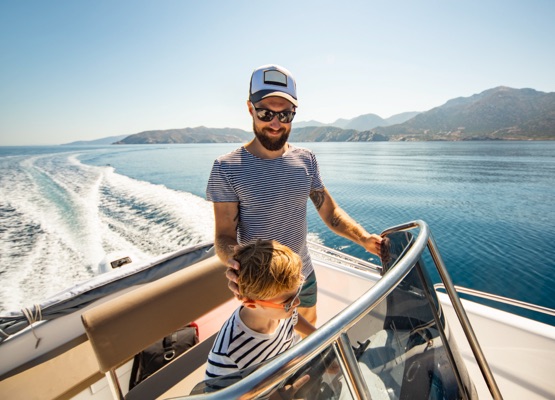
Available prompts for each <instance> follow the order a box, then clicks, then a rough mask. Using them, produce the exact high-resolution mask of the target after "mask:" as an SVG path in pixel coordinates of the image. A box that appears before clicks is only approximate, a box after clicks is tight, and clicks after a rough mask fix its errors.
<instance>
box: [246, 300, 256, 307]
mask: <svg viewBox="0 0 555 400" xmlns="http://www.w3.org/2000/svg"><path fill="white" fill-rule="evenodd" d="M243 305H244V306H245V307H248V308H256V303H255V302H254V301H252V300H248V299H246V300H243Z"/></svg>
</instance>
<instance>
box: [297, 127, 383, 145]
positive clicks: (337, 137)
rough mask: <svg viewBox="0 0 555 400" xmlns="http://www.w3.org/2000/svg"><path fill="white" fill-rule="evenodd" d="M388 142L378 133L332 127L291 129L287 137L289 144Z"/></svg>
mask: <svg viewBox="0 0 555 400" xmlns="http://www.w3.org/2000/svg"><path fill="white" fill-rule="evenodd" d="M387 140H389V139H388V138H387V137H386V136H383V135H380V134H378V133H374V132H370V131H364V132H359V131H357V130H355V129H341V128H337V127H334V126H319V127H314V126H308V127H305V128H293V129H292V130H291V135H290V136H289V141H290V142H378V141H380V142H381V141H387Z"/></svg>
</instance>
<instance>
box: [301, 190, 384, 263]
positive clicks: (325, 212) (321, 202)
mask: <svg viewBox="0 0 555 400" xmlns="http://www.w3.org/2000/svg"><path fill="white" fill-rule="evenodd" d="M310 199H311V200H312V202H313V203H314V206H315V207H316V210H318V214H319V215H320V218H322V220H323V221H324V222H325V224H326V225H327V226H328V228H330V229H331V230H332V231H333V232H335V233H336V234H338V235H340V236H343V237H344V238H347V239H349V240H351V241H353V242H354V243H357V244H359V245H360V246H362V247H364V248H365V249H366V251H369V252H370V253H373V254H376V255H380V247H381V242H382V237H381V236H379V235H376V234H370V233H368V232H367V231H366V230H365V229H364V228H363V227H362V226H360V225H359V224H358V223H357V222H356V221H355V220H354V219H352V218H351V217H350V216H349V215H348V214H347V213H346V212H345V211H343V210H342V209H341V208H340V207H339V206H338V205H337V203H336V202H335V200H334V199H333V198H332V197H331V195H330V194H329V192H328V190H327V189H322V190H314V191H312V192H311V193H310Z"/></svg>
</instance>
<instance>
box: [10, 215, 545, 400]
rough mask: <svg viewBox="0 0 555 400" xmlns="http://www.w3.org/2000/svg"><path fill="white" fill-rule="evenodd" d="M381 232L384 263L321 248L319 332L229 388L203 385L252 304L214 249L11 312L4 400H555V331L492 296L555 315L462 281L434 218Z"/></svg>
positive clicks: (315, 249)
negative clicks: (191, 336)
mask: <svg viewBox="0 0 555 400" xmlns="http://www.w3.org/2000/svg"><path fill="white" fill-rule="evenodd" d="M382 235H383V236H384V237H385V238H386V241H385V243H386V246H384V247H385V249H386V250H387V251H384V252H383V254H382V255H381V264H380V265H378V264H374V263H370V262H367V261H365V260H361V259H358V258H355V257H352V256H350V255H348V254H345V253H343V252H340V251H337V250H334V249H331V248H329V247H326V246H323V245H321V244H316V243H310V246H309V248H310V252H311V256H312V258H313V262H314V268H315V270H316V274H317V276H318V285H319V287H318V324H317V327H318V329H317V330H316V331H315V332H314V333H313V334H311V335H310V336H308V337H306V338H304V339H303V340H302V341H301V342H299V343H298V344H297V345H295V346H293V347H292V348H291V349H289V350H288V351H286V352H284V353H282V354H280V355H279V356H277V357H275V358H273V359H271V360H268V361H267V362H265V363H262V364H259V365H257V366H254V367H252V368H249V369H246V370H243V371H240V372H239V373H237V374H234V375H231V376H226V377H225V379H224V378H221V379H220V380H217V381H216V382H212V381H203V379H204V369H205V362H206V358H207V354H208V352H209V350H210V348H211V345H212V343H213V341H214V338H215V335H216V334H217V332H218V331H219V328H220V327H221V325H222V323H223V321H224V320H225V319H227V318H228V316H229V315H230V314H231V313H232V311H233V310H234V309H235V308H236V307H237V306H238V304H239V302H238V301H237V300H236V299H234V298H233V296H232V294H231V292H230V291H229V290H228V288H227V280H226V278H225V274H224V270H225V269H224V267H223V265H222V263H221V262H220V261H219V259H218V258H217V256H216V255H215V252H214V249H213V246H212V243H201V244H197V245H194V246H191V247H189V248H186V249H182V250H179V251H176V252H174V253H170V254H167V255H164V256H162V257H158V258H156V259H154V260H150V261H148V262H140V263H138V264H134V263H133V262H131V263H130V262H129V261H131V260H129V259H126V260H124V261H122V262H115V263H113V264H112V265H114V266H115V267H116V268H114V269H113V270H111V271H108V272H106V273H104V274H101V275H98V276H96V277H95V278H93V279H91V280H90V281H87V282H85V283H83V284H79V285H75V286H74V287H71V288H69V289H67V290H66V291H64V292H62V293H59V294H58V295H55V296H53V297H51V298H50V299H48V300H46V301H45V302H43V303H41V304H40V305H35V306H32V307H29V308H27V309H24V310H22V311H14V312H10V313H7V314H4V315H1V316H0V340H1V343H0V397H1V398H3V399H79V400H80V399H113V398H116V399H123V398H125V399H169V398H179V399H181V398H184V399H201V398H202V399H252V398H275V396H276V395H279V396H282V395H283V394H284V391H286V390H287V389H288V388H290V385H292V384H293V383H295V382H297V381H298V380H299V379H300V378H302V377H303V376H306V375H308V376H310V379H309V381H308V383H305V385H303V386H302V387H301V388H300V389H299V391H298V392H297V394H296V397H295V398H309V399H352V398H354V399H388V400H389V399H478V398H479V399H489V398H493V399H502V398H504V399H527V400H529V399H549V398H555V380H554V379H553V377H554V376H555V326H552V325H549V324H546V323H542V322H539V321H537V320H532V319H530V318H527V317H524V316H522V315H519V313H518V312H516V311H515V312H511V311H507V310H502V309H501V308H500V307H493V306H492V305H491V304H484V302H483V301H481V299H484V298H485V299H487V300H488V301H489V302H490V303H491V302H498V303H503V304H510V305H511V307H514V308H515V309H526V310H533V312H538V313H541V314H546V315H551V316H553V315H555V310H552V309H547V308H544V307H539V306H534V305H531V304H527V303H523V302H520V301H517V300H513V299H508V298H501V297H499V296H494V295H492V294H488V293H484V292H478V291H474V290H469V289H465V288H461V287H458V286H455V285H454V284H453V282H452V281H451V278H450V276H449V273H448V270H447V267H446V266H445V264H444V262H443V259H442V257H441V254H440V252H439V249H438V246H437V244H436V243H435V241H434V239H433V236H432V234H431V231H430V228H429V226H428V225H427V224H426V223H425V222H424V221H421V220H416V221H411V222H408V223H405V224H402V225H398V226H395V227H392V228H389V229H387V230H385V231H384V232H383V233H382ZM116 261H117V260H116ZM191 321H194V322H195V324H196V326H198V328H199V343H198V344H196V345H195V346H193V347H192V348H191V349H189V350H188V351H186V352H184V353H183V354H181V355H180V356H179V357H176V358H175V359H174V360H173V361H171V362H170V363H168V364H167V365H165V366H164V367H163V368H161V369H160V370H158V371H157V372H156V373H154V374H153V375H151V376H150V377H149V378H148V379H146V380H144V381H142V382H141V383H139V384H138V385H136V386H134V387H133V388H132V389H131V390H129V379H130V376H131V369H132V363H133V359H134V356H135V355H136V354H137V353H139V352H140V351H141V350H142V349H144V348H146V347H147V346H149V345H150V344H152V343H154V342H155V341H157V340H159V339H160V338H162V337H164V336H166V335H168V334H169V333H171V332H173V331H175V330H176V329H178V328H179V327H182V326H183V325H184V324H186V323H188V322H191ZM215 387H218V388H219V390H215ZM278 398H279V397H278Z"/></svg>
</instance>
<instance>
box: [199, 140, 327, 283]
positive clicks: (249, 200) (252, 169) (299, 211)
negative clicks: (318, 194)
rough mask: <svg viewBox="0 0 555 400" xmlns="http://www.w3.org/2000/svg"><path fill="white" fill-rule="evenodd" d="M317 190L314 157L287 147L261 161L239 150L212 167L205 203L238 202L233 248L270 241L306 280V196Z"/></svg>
mask: <svg viewBox="0 0 555 400" xmlns="http://www.w3.org/2000/svg"><path fill="white" fill-rule="evenodd" d="M323 188H324V184H323V182H322V178H321V177H320V170H319V168H318V163H317V161H316V157H315V156H314V154H313V153H312V152H311V151H310V150H308V149H304V148H300V147H294V146H292V145H289V148H288V150H287V151H286V152H285V153H284V154H283V155H282V156H281V157H278V158H274V159H261V158H258V157H256V156H254V155H252V154H251V153H249V152H248V151H247V150H246V149H245V148H244V147H240V148H239V149H237V150H235V151H233V152H231V153H228V154H225V155H223V156H221V157H219V158H218V159H217V160H216V161H215V162H214V166H213V167H212V172H211V174H210V178H209V180H208V186H207V189H206V198H207V199H208V200H209V201H212V202H239V224H238V228H237V241H238V243H239V244H245V243H248V242H250V241H252V240H254V239H273V240H276V241H278V242H279V243H281V244H283V245H285V246H288V247H289V248H291V249H292V250H293V251H294V252H296V253H297V254H299V255H300V257H301V259H302V261H303V271H302V272H303V275H304V276H305V277H307V276H308V275H309V274H310V273H311V272H312V263H311V261H310V255H309V253H308V248H307V245H306V235H307V231H308V228H307V219H306V213H307V200H308V197H309V195H310V192H311V191H313V190H322V189H323Z"/></svg>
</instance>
